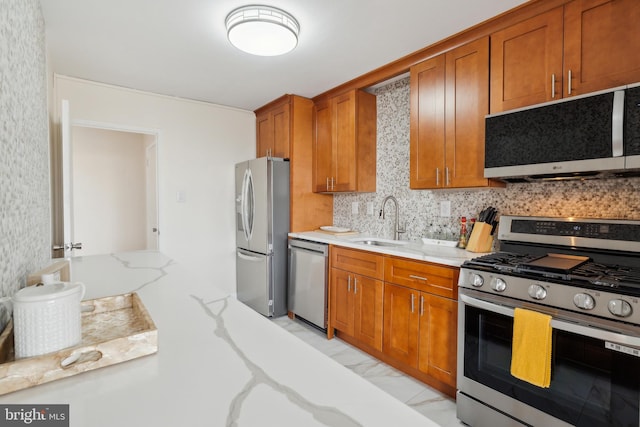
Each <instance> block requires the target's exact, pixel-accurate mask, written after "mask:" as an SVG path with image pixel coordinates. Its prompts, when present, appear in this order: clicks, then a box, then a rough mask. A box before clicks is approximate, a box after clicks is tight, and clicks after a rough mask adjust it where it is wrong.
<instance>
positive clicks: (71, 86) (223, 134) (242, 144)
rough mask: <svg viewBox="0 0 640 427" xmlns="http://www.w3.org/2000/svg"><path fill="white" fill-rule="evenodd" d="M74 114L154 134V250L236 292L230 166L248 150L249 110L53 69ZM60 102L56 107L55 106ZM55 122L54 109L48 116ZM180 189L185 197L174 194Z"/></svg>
mask: <svg viewBox="0 0 640 427" xmlns="http://www.w3.org/2000/svg"><path fill="white" fill-rule="evenodd" d="M54 80H55V81H54V86H55V88H54V91H55V105H56V106H59V105H60V102H61V100H62V99H68V100H69V103H70V115H71V120H72V123H73V122H74V121H76V122H77V121H78V120H80V121H88V122H100V123H108V124H112V125H117V126H120V127H130V128H135V129H138V130H145V131H148V132H149V133H157V134H158V177H159V180H158V190H159V191H158V197H159V200H158V205H159V217H160V251H162V252H163V253H165V254H166V255H168V256H170V257H171V258H173V259H175V260H176V261H178V262H179V263H180V264H182V265H184V266H186V267H187V268H189V269H190V270H192V271H193V272H194V274H198V275H200V276H201V277H208V278H209V280H211V282H212V283H215V284H216V285H217V286H219V287H221V288H223V289H225V290H227V291H228V292H229V293H235V232H234V216H233V212H234V165H235V163H237V162H240V161H242V160H246V159H249V158H252V157H255V115H254V114H253V112H251V111H244V110H238V109H233V108H228V107H224V106H219V105H214V104H208V103H204V102H198V101H191V100H184V99H179V98H172V97H167V96H162V95H156V94H152V93H147V92H141V91H135V90H129V89H124V88H119V87H114V86H109V85H104V84H99V83H95V82H89V81H85V80H79V79H74V78H70V77H66V76H59V75H56V76H55V77H54ZM58 108H59V107H58ZM54 117H55V121H56V123H58V122H59V114H57V112H56V114H55V115H54ZM179 191H180V192H183V193H184V195H185V197H186V201H185V202H184V203H179V202H177V200H176V195H177V193H178V192H179Z"/></svg>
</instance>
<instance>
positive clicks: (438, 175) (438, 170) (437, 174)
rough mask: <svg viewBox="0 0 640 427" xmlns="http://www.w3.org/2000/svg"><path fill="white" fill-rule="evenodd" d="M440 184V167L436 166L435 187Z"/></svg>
mask: <svg viewBox="0 0 640 427" xmlns="http://www.w3.org/2000/svg"><path fill="white" fill-rule="evenodd" d="M439 186H440V168H436V187H439Z"/></svg>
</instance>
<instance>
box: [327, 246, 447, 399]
mask: <svg viewBox="0 0 640 427" xmlns="http://www.w3.org/2000/svg"><path fill="white" fill-rule="evenodd" d="M458 271H459V269H458V268H455V267H448V266H442V265H439V264H433V263H427V262H420V261H415V260H409V259H405V258H400V257H393V256H386V255H380V254H376V253H372V252H368V251H361V250H354V249H349V248H343V247H338V246H331V268H330V288H329V293H330V296H329V326H328V332H327V334H328V337H329V338H331V337H333V334H334V330H335V331H336V333H337V334H338V336H339V337H340V338H341V339H343V340H345V341H347V342H349V343H351V344H353V345H354V346H356V347H358V348H360V349H362V350H364V351H366V352H368V353H369V354H371V355H373V356H375V357H377V358H379V359H381V360H382V361H384V362H386V363H388V364H390V365H392V366H394V367H396V368H398V369H400V370H402V371H404V372H405V373H407V374H409V375H411V376H413V377H415V378H417V379H419V380H421V381H423V382H425V383H427V384H429V385H431V386H432V387H434V388H436V389H438V390H440V391H442V392H443V393H446V394H448V395H450V396H452V397H454V396H455V388H456V366H457V365H456V350H457V338H456V334H457V307H458V303H457V300H456V299H457V281H458Z"/></svg>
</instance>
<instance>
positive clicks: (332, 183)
mask: <svg viewBox="0 0 640 427" xmlns="http://www.w3.org/2000/svg"><path fill="white" fill-rule="evenodd" d="M335 189H336V185H335V180H334V179H333V177H331V190H335Z"/></svg>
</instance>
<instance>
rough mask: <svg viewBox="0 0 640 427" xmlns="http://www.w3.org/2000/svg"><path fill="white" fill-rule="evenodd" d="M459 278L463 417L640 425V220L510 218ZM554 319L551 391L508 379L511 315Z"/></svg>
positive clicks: (481, 422) (504, 422)
mask: <svg viewBox="0 0 640 427" xmlns="http://www.w3.org/2000/svg"><path fill="white" fill-rule="evenodd" d="M498 238H499V240H500V250H501V251H500V252H497V253H493V254H489V255H485V256H481V257H478V258H475V259H473V260H470V261H467V262H465V263H464V264H463V265H462V268H461V271H460V279H459V282H458V285H459V306H458V307H459V317H458V328H459V333H458V393H457V403H458V404H457V407H458V418H460V419H461V420H462V421H463V422H465V423H467V424H469V425H472V426H487V427H496V426H497V427H499V426H520V425H530V426H544V427H549V426H585V427H586V426H588V427H593V426H628V427H631V426H634V427H639V426H640V409H639V403H640V221H625V220H602V219H577V218H542V217H516V216H503V217H502V218H501V219H500V227H499V233H498ZM516 308H523V309H526V310H530V311H535V312H538V313H543V314H547V315H550V316H551V319H552V320H551V327H552V349H551V381H550V385H549V387H539V386H536V385H534V384H531V383H529V382H527V381H523V380H520V379H518V378H516V377H515V376H512V375H511V372H510V366H511V358H512V339H513V324H514V319H513V318H514V312H515V309H516Z"/></svg>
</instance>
